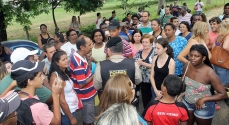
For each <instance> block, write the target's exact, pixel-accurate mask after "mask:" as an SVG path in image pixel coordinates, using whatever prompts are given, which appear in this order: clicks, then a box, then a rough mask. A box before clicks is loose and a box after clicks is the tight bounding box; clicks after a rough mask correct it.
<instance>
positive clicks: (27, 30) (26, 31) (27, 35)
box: [24, 26, 30, 40]
mask: <svg viewBox="0 0 229 125" xmlns="http://www.w3.org/2000/svg"><path fill="white" fill-rule="evenodd" d="M24 30H25V33H26V37H27V40H30V37H29V29H28V26H25V27H24Z"/></svg>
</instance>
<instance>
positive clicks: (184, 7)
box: [178, 6, 187, 10]
mask: <svg viewBox="0 0 229 125" xmlns="http://www.w3.org/2000/svg"><path fill="white" fill-rule="evenodd" d="M178 9H184V10H187V7H186V6H180V7H178Z"/></svg>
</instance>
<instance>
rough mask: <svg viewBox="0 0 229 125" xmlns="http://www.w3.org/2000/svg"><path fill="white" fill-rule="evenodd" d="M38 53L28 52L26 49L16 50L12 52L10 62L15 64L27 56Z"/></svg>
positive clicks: (34, 51) (35, 51)
mask: <svg viewBox="0 0 229 125" xmlns="http://www.w3.org/2000/svg"><path fill="white" fill-rule="evenodd" d="M37 53H38V50H32V51H30V50H28V49H26V48H22V47H21V48H17V49H15V50H14V51H13V53H12V54H11V56H10V59H11V62H12V63H16V62H17V61H20V60H24V59H25V58H26V57H27V56H30V55H35V54H37Z"/></svg>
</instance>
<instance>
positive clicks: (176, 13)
mask: <svg viewBox="0 0 229 125" xmlns="http://www.w3.org/2000/svg"><path fill="white" fill-rule="evenodd" d="M178 8H179V6H178V5H177V1H174V5H173V7H172V13H173V16H175V17H178V16H179V13H178Z"/></svg>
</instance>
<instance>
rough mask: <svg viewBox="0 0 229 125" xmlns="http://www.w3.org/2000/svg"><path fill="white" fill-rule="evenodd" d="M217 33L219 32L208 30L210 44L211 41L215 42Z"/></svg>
mask: <svg viewBox="0 0 229 125" xmlns="http://www.w3.org/2000/svg"><path fill="white" fill-rule="evenodd" d="M218 35H219V33H215V32H212V31H210V32H209V45H210V46H212V45H213V43H214V42H215V39H216V37H217V36H218Z"/></svg>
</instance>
